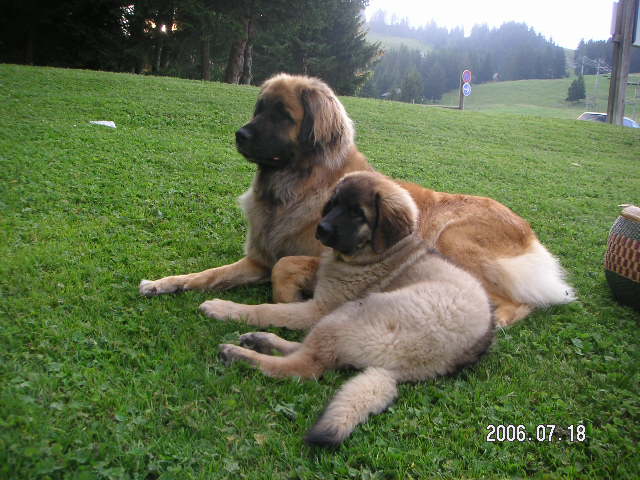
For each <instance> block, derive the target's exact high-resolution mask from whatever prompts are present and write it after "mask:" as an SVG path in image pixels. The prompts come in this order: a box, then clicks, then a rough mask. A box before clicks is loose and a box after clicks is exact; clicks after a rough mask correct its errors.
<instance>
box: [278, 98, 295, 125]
mask: <svg viewBox="0 0 640 480" xmlns="http://www.w3.org/2000/svg"><path fill="white" fill-rule="evenodd" d="M273 111H274V112H275V113H276V114H277V116H278V117H280V118H283V119H285V120H288V121H289V122H291V123H295V121H294V120H293V117H292V116H291V114H290V113H289V112H288V111H287V109H286V108H285V106H284V104H283V103H282V102H278V103H277V104H276V106H275V108H274V109H273Z"/></svg>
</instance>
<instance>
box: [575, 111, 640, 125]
mask: <svg viewBox="0 0 640 480" xmlns="http://www.w3.org/2000/svg"><path fill="white" fill-rule="evenodd" d="M578 120H588V121H590V122H602V123H607V114H606V113H597V112H584V113H583V114H581V115H580V116H579V117H578ZM622 124H623V125H624V126H625V127H631V128H640V125H638V122H636V121H635V120H633V119H631V118H629V117H624V118H623V119H622Z"/></svg>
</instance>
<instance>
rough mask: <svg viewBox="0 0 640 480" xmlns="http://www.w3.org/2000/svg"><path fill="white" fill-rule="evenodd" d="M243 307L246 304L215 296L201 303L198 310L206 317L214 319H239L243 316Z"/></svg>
mask: <svg viewBox="0 0 640 480" xmlns="http://www.w3.org/2000/svg"><path fill="white" fill-rule="evenodd" d="M245 307H246V305H241V304H239V303H235V302H229V301H228V300H220V299H219V298H216V299H215V300H207V301H206V302H204V303H202V304H201V305H200V311H201V312H202V313H204V314H205V315H206V316H207V317H211V318H215V319H216V320H239V319H240V318H242V317H243V316H245V313H244V312H245Z"/></svg>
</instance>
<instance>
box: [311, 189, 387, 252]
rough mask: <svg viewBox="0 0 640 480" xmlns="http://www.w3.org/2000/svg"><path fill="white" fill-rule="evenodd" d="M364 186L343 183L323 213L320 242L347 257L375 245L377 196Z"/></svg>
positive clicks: (319, 233)
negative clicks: (373, 239)
mask: <svg viewBox="0 0 640 480" xmlns="http://www.w3.org/2000/svg"><path fill="white" fill-rule="evenodd" d="M360 183H361V182H348V181H347V182H342V184H341V185H340V187H339V188H338V189H337V190H336V192H335V193H334V194H333V196H332V197H331V199H330V200H329V201H328V202H327V204H326V205H325V207H324V210H323V211H322V219H321V220H320V223H319V224H318V228H317V229H316V238H317V239H318V240H320V241H321V242H322V243H323V244H324V245H326V246H327V247H330V248H333V249H334V250H337V251H338V252H340V253H342V254H344V255H353V254H354V253H356V252H357V251H358V250H360V249H362V248H363V247H364V246H365V245H366V244H367V243H369V242H370V241H371V236H372V232H373V229H374V225H373V223H375V221H376V219H375V213H372V212H375V205H374V204H375V193H374V191H373V189H372V188H367V187H369V186H363V185H360Z"/></svg>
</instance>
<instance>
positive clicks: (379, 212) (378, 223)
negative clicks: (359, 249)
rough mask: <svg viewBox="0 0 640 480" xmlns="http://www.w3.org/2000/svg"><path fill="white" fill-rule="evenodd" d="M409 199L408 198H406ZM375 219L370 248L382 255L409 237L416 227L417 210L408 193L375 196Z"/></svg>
mask: <svg viewBox="0 0 640 480" xmlns="http://www.w3.org/2000/svg"><path fill="white" fill-rule="evenodd" d="M406 197H409V198H406ZM375 209H376V218H375V222H374V226H373V232H372V235H371V237H372V238H371V246H372V248H373V251H374V252H376V253H382V252H384V251H385V250H387V249H388V248H390V247H392V246H393V245H395V244H396V243H398V242H399V241H400V240H402V239H403V238H404V237H406V236H407V235H409V234H410V233H411V232H413V230H414V229H415V226H416V220H417V208H416V206H415V203H413V200H412V199H411V197H410V196H409V194H408V192H407V194H406V196H405V195H399V194H396V193H393V194H390V195H384V196H383V195H381V194H380V192H378V193H376V196H375Z"/></svg>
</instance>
